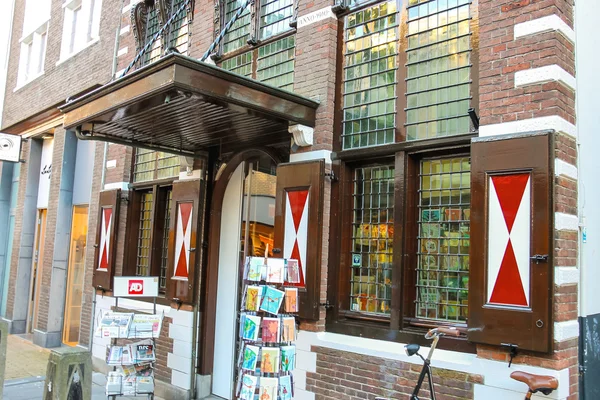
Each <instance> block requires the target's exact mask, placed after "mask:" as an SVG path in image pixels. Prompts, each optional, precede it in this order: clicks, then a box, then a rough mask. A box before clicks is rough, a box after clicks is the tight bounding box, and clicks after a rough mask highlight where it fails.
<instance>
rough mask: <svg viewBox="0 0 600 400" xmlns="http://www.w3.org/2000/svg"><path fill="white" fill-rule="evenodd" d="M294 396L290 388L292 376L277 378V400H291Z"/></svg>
mask: <svg viewBox="0 0 600 400" xmlns="http://www.w3.org/2000/svg"><path fill="white" fill-rule="evenodd" d="M293 396H294V393H293V388H292V376H291V375H286V376H280V377H279V399H280V400H292V397H293Z"/></svg>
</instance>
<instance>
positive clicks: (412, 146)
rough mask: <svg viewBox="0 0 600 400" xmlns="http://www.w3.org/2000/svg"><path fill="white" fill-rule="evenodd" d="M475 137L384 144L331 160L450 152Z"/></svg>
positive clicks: (339, 155) (347, 153)
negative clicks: (435, 150) (442, 149)
mask: <svg viewBox="0 0 600 400" xmlns="http://www.w3.org/2000/svg"><path fill="white" fill-rule="evenodd" d="M475 137H477V134H476V133H470V134H468V135H456V136H447V137H441V138H435V139H427V140H415V141H410V142H401V143H394V144H386V145H383V146H372V147H364V148H361V149H352V150H344V151H341V152H339V153H332V154H331V158H332V160H343V161H358V160H366V159H379V158H381V157H386V156H393V155H394V154H395V153H397V152H399V151H405V152H407V153H416V152H423V151H431V150H433V149H439V148H444V149H448V150H452V149H457V148H460V147H465V146H470V144H471V139H473V138H475Z"/></svg>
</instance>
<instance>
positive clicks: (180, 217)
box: [173, 203, 193, 280]
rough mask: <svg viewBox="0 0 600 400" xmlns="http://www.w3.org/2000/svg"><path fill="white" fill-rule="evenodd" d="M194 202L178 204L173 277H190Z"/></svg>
mask: <svg viewBox="0 0 600 400" xmlns="http://www.w3.org/2000/svg"><path fill="white" fill-rule="evenodd" d="M192 211H193V204H192V203H179V204H177V226H176V233H175V274H174V275H173V279H184V280H185V279H188V276H189V272H190V242H191V237H192Z"/></svg>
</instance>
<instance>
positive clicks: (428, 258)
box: [421, 254, 438, 269]
mask: <svg viewBox="0 0 600 400" xmlns="http://www.w3.org/2000/svg"><path fill="white" fill-rule="evenodd" d="M437 267H438V265H437V256H432V255H430V254H422V255H421V268H422V269H437Z"/></svg>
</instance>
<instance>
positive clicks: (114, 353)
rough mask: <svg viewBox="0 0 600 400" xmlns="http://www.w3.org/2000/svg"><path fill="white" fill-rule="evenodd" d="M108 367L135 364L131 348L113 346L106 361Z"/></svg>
mask: <svg viewBox="0 0 600 400" xmlns="http://www.w3.org/2000/svg"><path fill="white" fill-rule="evenodd" d="M106 364H108V365H130V364H133V360H132V358H131V349H130V348H129V346H112V347H110V349H109V352H108V357H107V359H106Z"/></svg>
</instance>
